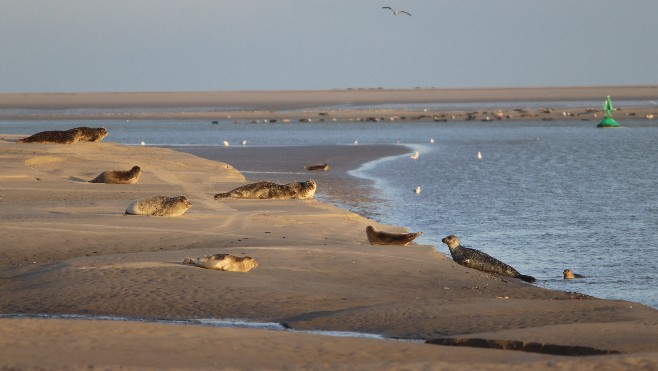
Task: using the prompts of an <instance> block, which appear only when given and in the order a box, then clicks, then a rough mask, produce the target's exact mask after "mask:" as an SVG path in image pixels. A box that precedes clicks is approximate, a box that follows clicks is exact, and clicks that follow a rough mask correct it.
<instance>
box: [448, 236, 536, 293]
mask: <svg viewBox="0 0 658 371" xmlns="http://www.w3.org/2000/svg"><path fill="white" fill-rule="evenodd" d="M441 242H443V243H444V244H446V245H448V248H449V249H450V255H452V260H454V261H455V262H456V263H457V264H460V265H463V266H465V267H468V268H472V269H477V270H479V271H482V272H488V273H495V274H500V275H503V276H509V277H513V278H519V279H522V280H524V281H526V282H535V277H532V276H526V275H524V274H521V273H519V272H518V271H517V270H516V269H514V268H512V267H510V266H509V265H507V264H505V263H503V262H501V261H500V260H498V259H496V258H493V257H491V256H489V255H487V254H485V253H483V252H482V251H479V250H475V249H470V248H468V247H463V246H462V245H461V244H460V243H459V238H458V237H457V236H455V235H454V234H451V235H450V236H447V237H444V238H443V239H442V240H441Z"/></svg>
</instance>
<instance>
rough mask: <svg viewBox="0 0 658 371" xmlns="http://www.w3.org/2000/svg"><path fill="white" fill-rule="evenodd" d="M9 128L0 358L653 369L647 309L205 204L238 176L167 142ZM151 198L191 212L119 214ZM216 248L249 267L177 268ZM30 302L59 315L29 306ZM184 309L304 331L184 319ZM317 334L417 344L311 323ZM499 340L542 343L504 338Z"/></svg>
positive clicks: (273, 205)
mask: <svg viewBox="0 0 658 371" xmlns="http://www.w3.org/2000/svg"><path fill="white" fill-rule="evenodd" d="M15 139H16V137H10V136H4V139H0V180H1V182H0V235H2V239H1V240H0V293H2V296H1V298H2V300H0V314H2V315H3V317H2V318H0V362H1V365H2V366H3V367H9V368H12V367H15V368H19V369H20V368H23V369H30V368H71V367H73V368H78V367H89V368H124V369H130V368H190V369H192V368H194V369H198V368H241V369H242V368H336V367H341V368H351V369H375V368H382V367H389V368H423V367H430V368H439V369H440V368H450V369H460V368H463V369H466V368H471V367H473V366H474V365H480V366H482V367H489V368H491V369H503V368H505V369H510V367H512V368H517V369H521V368H524V369H527V368H528V367H535V368H537V367H539V368H548V367H549V366H550V367H557V368H563V369H568V368H573V367H578V368H585V369H587V368H596V367H600V368H601V367H602V368H608V366H615V367H613V368H619V367H621V368H635V369H642V368H646V369H650V368H652V367H656V365H658V356H657V354H658V335H657V334H658V311H656V310H655V309H652V308H649V307H646V306H643V305H640V304H636V303H631V302H625V301H614V300H600V299H596V298H591V297H586V296H584V295H581V294H577V293H567V292H558V291H551V290H546V289H542V288H537V287H535V286H533V285H530V284H526V283H524V282H521V281H519V280H515V279H510V278H501V277H497V276H493V275H489V274H485V273H482V272H478V271H474V270H471V269H468V268H464V267H461V266H459V265H457V264H455V263H454V262H452V261H451V260H450V259H448V258H447V257H446V256H445V255H444V254H441V253H439V252H437V251H436V249H435V248H434V247H433V246H422V245H415V244H412V245H410V246H408V247H405V248H401V247H396V246H371V245H370V244H369V243H368V241H367V238H366V235H365V227H366V226H367V225H374V226H375V227H376V228H377V229H383V228H386V229H387V230H390V231H396V232H402V231H404V229H403V228H399V227H392V226H384V225H380V224H378V223H376V222H374V221H372V220H368V219H367V218H364V217H361V216H359V215H357V214H354V213H350V212H348V211H345V210H342V209H339V208H336V207H334V206H331V205H328V204H324V203H321V202H318V201H316V200H226V201H217V200H214V199H213V195H214V194H215V193H218V192H225V191H228V190H230V189H232V188H234V187H236V186H239V185H242V184H245V178H244V177H243V176H242V175H241V174H240V173H239V172H238V171H237V170H236V169H234V168H233V167H232V166H230V165H228V164H225V163H220V162H213V161H209V160H206V159H202V158H199V157H196V156H193V155H190V154H184V153H179V152H175V151H172V150H169V149H163V148H145V147H131V146H124V145H118V144H115V143H109V142H108V143H105V142H101V143H89V142H79V143H76V144H73V145H55V144H36V143H35V144H22V143H15ZM134 165H137V166H140V167H141V168H142V171H143V173H142V176H141V177H140V180H139V183H138V184H136V185H121V184H93V183H89V182H87V181H88V180H90V179H93V178H94V177H95V176H96V175H98V174H99V173H100V172H102V171H105V170H112V169H114V170H121V169H124V170H126V169H130V168H131V167H132V166H134ZM299 180H300V181H301V180H305V179H299ZM318 188H319V191H318V192H321V190H322V184H321V183H320V184H319V185H318ZM153 195H165V196H170V197H171V196H178V195H185V196H186V197H187V198H189V199H190V201H191V202H192V207H191V208H190V209H189V210H188V211H187V212H186V213H185V214H184V215H182V216H180V217H152V216H134V215H126V214H125V213H124V212H125V209H126V207H127V206H128V204H129V203H130V202H131V201H133V200H135V199H138V198H142V197H149V196H153ZM217 253H230V254H233V255H236V256H251V257H253V258H255V259H257V260H258V262H259V266H258V267H256V268H254V269H253V270H251V271H250V272H248V273H232V272H221V271H215V270H206V269H201V268H197V267H193V266H187V265H183V264H182V261H183V259H184V258H185V257H200V256H204V255H209V254H217ZM42 314H50V315H58V316H60V318H59V319H43V318H34V317H35V316H36V315H42ZM7 315H9V316H7ZM17 315H21V316H17ZM62 315H66V316H68V315H79V316H82V317H80V318H87V319H71V318H69V317H66V316H65V318H62V317H61V316H62ZM100 316H109V317H112V318H117V317H121V318H127V319H132V320H135V321H107V320H105V321H102V320H99V317H100ZM156 319H157V320H183V321H186V322H185V323H184V324H181V323H179V324H173V323H161V322H153V321H155V320H156ZM194 319H241V320H247V321H255V322H264V323H278V324H280V325H281V327H282V328H283V327H285V328H288V329H293V330H298V331H304V332H303V333H302V332H297V331H294V332H293V331H290V330H284V329H281V330H278V331H277V330H263V329H242V328H213V327H208V326H199V325H190V324H187V323H189V322H188V321H190V320H194ZM137 320H141V321H137ZM316 330H322V331H342V332H357V333H367V334H377V335H380V336H383V337H387V338H402V339H410V340H418V341H419V342H399V341H393V340H383V339H378V338H349V337H336V338H327V335H321V334H315V333H307V332H306V331H316ZM437 339H439V340H437ZM478 339H484V340H485V341H479V342H478V341H477V340H478ZM425 340H434V341H435V342H442V343H446V344H448V343H455V344H465V345H471V346H468V347H455V346H446V345H433V344H425V343H423V341H425ZM510 342H520V343H527V344H531V343H532V344H535V343H537V344H543V345H541V346H537V347H534V348H533V347H525V348H523V347H522V348H523V349H524V350H526V351H513V350H501V349H500V348H503V349H504V348H509V347H508V346H507V345H506V344H510ZM473 344H480V346H486V347H489V348H492V349H482V348H477V347H473V346H472V345H473ZM483 344H484V345H483ZM528 351H532V352H528ZM537 352H541V353H537ZM284 354H285V356H282V355H284ZM570 354H571V355H585V354H594V355H595V356H592V357H567V356H566V355H570Z"/></svg>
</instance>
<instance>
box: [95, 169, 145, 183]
mask: <svg viewBox="0 0 658 371" xmlns="http://www.w3.org/2000/svg"><path fill="white" fill-rule="evenodd" d="M140 175H142V169H140V168H139V166H133V168H132V169H130V170H125V171H122V170H108V171H104V172H102V173H100V174H99V175H98V176H97V177H96V178H94V179H92V180H90V181H89V182H90V183H108V184H135V183H137V180H139V176H140Z"/></svg>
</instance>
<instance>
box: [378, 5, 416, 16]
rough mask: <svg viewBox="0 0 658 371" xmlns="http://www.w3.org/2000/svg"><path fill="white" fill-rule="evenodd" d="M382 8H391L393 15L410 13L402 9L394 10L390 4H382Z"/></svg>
mask: <svg viewBox="0 0 658 371" xmlns="http://www.w3.org/2000/svg"><path fill="white" fill-rule="evenodd" d="M382 9H391V11H392V12H393V15H400V13H404V14H406V15H408V16H410V15H411V13H409V12H407V11H404V10H394V9H393V8H391V7H390V6H383V7H382Z"/></svg>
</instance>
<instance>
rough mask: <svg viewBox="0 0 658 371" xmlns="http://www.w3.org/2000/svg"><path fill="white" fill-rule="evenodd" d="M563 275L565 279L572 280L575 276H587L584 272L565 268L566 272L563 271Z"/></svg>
mask: <svg viewBox="0 0 658 371" xmlns="http://www.w3.org/2000/svg"><path fill="white" fill-rule="evenodd" d="M562 275H563V276H564V279H565V280H572V279H574V278H586V277H585V276H583V275H582V274H578V273H574V272H572V271H571V269H565V270H564V272H562Z"/></svg>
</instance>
